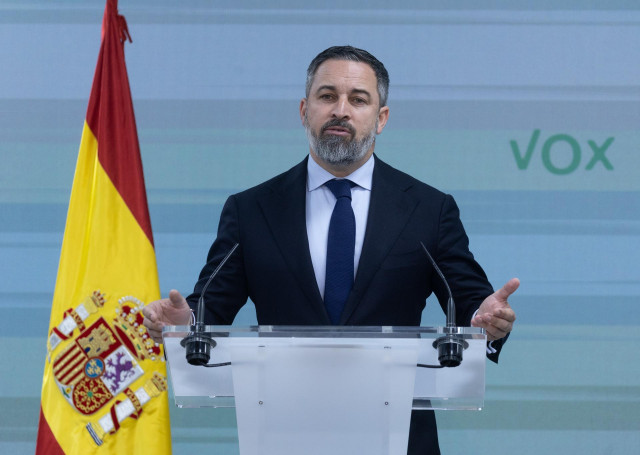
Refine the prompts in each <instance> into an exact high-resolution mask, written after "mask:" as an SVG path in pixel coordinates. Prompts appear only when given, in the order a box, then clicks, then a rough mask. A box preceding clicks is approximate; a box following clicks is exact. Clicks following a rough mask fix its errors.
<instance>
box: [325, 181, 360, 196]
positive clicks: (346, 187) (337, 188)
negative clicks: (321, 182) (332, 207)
mask: <svg viewBox="0 0 640 455" xmlns="http://www.w3.org/2000/svg"><path fill="white" fill-rule="evenodd" d="M325 186H326V187H327V188H329V190H331V192H332V193H333V195H334V196H335V197H336V199H340V198H341V197H346V198H349V199H351V188H353V187H354V186H355V183H353V182H352V181H351V180H347V179H341V180H336V179H333V180H329V181H328V182H326V183H325Z"/></svg>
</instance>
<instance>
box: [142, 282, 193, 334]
mask: <svg viewBox="0 0 640 455" xmlns="http://www.w3.org/2000/svg"><path fill="white" fill-rule="evenodd" d="M142 314H143V316H144V322H143V324H144V326H145V327H146V328H147V331H148V332H149V335H151V338H153V340H154V341H155V342H156V343H162V328H163V327H164V326H165V325H189V324H191V308H189V304H188V303H187V301H186V300H185V299H184V297H182V296H181V295H180V293H179V292H178V291H176V290H175V289H172V290H171V291H170V292H169V298H168V299H160V300H156V301H155V302H151V303H149V304H148V305H147V306H145V307H144V308H143V309H142Z"/></svg>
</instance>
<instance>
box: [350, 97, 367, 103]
mask: <svg viewBox="0 0 640 455" xmlns="http://www.w3.org/2000/svg"><path fill="white" fill-rule="evenodd" d="M353 102H354V103H355V104H366V103H367V100H365V99H364V98H354V99H353Z"/></svg>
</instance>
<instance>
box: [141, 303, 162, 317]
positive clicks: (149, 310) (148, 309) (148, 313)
mask: <svg viewBox="0 0 640 455" xmlns="http://www.w3.org/2000/svg"><path fill="white" fill-rule="evenodd" d="M142 315H143V316H144V317H145V318H146V319H150V320H151V321H155V320H156V319H157V318H158V316H157V315H156V311H155V309H154V307H153V305H151V304H149V305H147V306H145V307H144V308H142Z"/></svg>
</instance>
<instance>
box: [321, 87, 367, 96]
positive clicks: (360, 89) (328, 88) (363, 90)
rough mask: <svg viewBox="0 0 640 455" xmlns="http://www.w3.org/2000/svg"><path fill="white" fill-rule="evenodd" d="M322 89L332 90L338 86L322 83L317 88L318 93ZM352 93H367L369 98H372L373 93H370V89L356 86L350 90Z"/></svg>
mask: <svg viewBox="0 0 640 455" xmlns="http://www.w3.org/2000/svg"><path fill="white" fill-rule="evenodd" d="M322 90H331V91H335V90H336V87H335V85H321V86H320V87H318V88H317V89H316V93H319V92H321V91H322ZM350 94H351V95H353V94H361V95H366V96H368V97H369V98H371V93H369V91H368V90H365V89H363V88H354V89H353V90H351V92H350Z"/></svg>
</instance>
